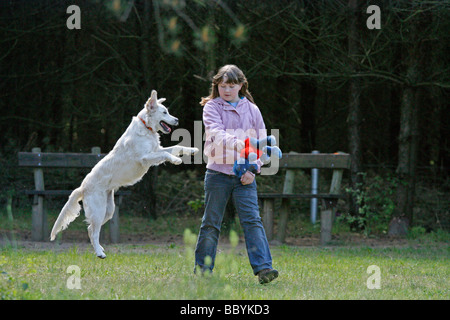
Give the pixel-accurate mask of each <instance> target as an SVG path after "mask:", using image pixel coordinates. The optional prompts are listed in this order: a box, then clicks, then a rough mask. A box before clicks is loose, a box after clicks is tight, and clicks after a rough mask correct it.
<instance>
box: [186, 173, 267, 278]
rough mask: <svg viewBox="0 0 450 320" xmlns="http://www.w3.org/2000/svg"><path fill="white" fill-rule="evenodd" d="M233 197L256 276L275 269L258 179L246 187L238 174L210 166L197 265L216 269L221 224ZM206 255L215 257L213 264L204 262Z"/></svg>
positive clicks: (204, 268)
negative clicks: (259, 199)
mask: <svg viewBox="0 0 450 320" xmlns="http://www.w3.org/2000/svg"><path fill="white" fill-rule="evenodd" d="M230 197H231V199H232V201H233V204H234V206H235V208H236V211H237V213H238V216H239V220H240V222H241V226H242V229H243V230H244V236H245V244H246V247H247V254H248V258H249V260H250V265H251V266H252V268H253V273H254V274H255V275H256V274H257V273H258V272H259V271H261V270H263V269H272V256H271V254H270V249H269V243H268V242H267V237H266V233H265V231H264V227H263V224H262V222H261V218H260V216H259V207H258V196H257V192H256V180H255V181H253V183H251V184H248V185H245V186H244V185H242V183H241V181H240V178H238V177H236V176H231V175H226V174H223V173H220V172H217V171H213V170H209V169H208V170H207V171H206V174H205V212H204V215H203V219H202V225H201V227H200V232H199V236H198V240H197V247H196V248H195V265H196V266H200V268H201V269H202V270H203V271H204V270H208V269H209V270H211V271H212V269H213V268H214V260H215V257H216V249H217V242H218V240H219V234H220V227H221V225H222V219H223V215H224V213H225V208H226V205H227V202H228V200H229V199H230ZM207 256H209V257H211V259H212V263H211V264H210V265H205V263H204V262H205V257H207Z"/></svg>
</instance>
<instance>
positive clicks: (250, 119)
mask: <svg viewBox="0 0 450 320" xmlns="http://www.w3.org/2000/svg"><path fill="white" fill-rule="evenodd" d="M203 124H204V125H205V133H206V140H205V147H204V153H205V155H206V156H207V157H208V163H207V165H206V168H208V169H211V170H215V171H219V172H222V173H225V174H231V175H233V174H234V173H233V164H234V161H235V160H237V159H238V157H239V153H240V150H236V143H237V139H239V140H242V141H244V140H245V139H247V138H249V137H254V138H257V139H262V138H265V137H266V136H267V132H266V126H265V124H264V120H263V118H262V115H261V112H260V111H259V108H258V107H257V106H256V105H255V104H253V103H251V102H250V101H249V100H248V99H247V98H245V97H244V98H242V99H241V100H240V101H239V103H238V105H237V106H236V108H234V107H233V106H232V105H230V104H229V103H228V102H226V101H225V100H223V99H222V98H220V97H219V98H216V99H213V100H210V101H208V103H206V104H205V106H204V107H203ZM260 168H261V162H260V161H259V159H258V171H259V169H260Z"/></svg>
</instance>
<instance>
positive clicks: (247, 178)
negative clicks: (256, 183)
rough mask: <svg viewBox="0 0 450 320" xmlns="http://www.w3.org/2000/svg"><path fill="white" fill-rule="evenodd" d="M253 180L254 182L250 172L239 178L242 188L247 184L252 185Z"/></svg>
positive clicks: (253, 176)
mask: <svg viewBox="0 0 450 320" xmlns="http://www.w3.org/2000/svg"><path fill="white" fill-rule="evenodd" d="M253 180H255V175H254V174H253V173H251V172H250V171H247V172H246V173H244V174H243V175H242V177H241V183H242V184H243V185H244V186H245V185H247V184H251V183H253Z"/></svg>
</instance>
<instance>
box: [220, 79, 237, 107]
mask: <svg viewBox="0 0 450 320" xmlns="http://www.w3.org/2000/svg"><path fill="white" fill-rule="evenodd" d="M241 88H242V84H235V83H225V82H221V83H219V85H218V89H219V95H220V97H221V98H222V99H223V100H225V101H228V102H238V101H239V99H240V98H239V90H241Z"/></svg>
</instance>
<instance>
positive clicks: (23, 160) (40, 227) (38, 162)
mask: <svg viewBox="0 0 450 320" xmlns="http://www.w3.org/2000/svg"><path fill="white" fill-rule="evenodd" d="M105 155H106V154H102V153H100V148H99V147H93V148H92V152H91V153H44V152H41V149H40V148H33V150H32V152H19V154H18V158H19V167H29V168H33V173H34V190H24V191H23V192H24V193H25V194H27V195H29V196H33V204H32V218H31V239H32V240H33V241H48V240H49V238H50V232H49V226H48V222H47V215H46V213H45V210H44V198H45V197H50V196H66V197H68V196H69V195H70V194H71V193H72V191H73V190H45V186H44V171H43V170H42V169H43V168H92V167H94V166H95V165H96V164H97V162H99V161H100V160H101V159H102V158H103V157H104V156H105ZM80 183H81V181H80ZM129 194H131V191H118V192H116V193H115V194H114V195H115V204H116V208H115V211H114V216H113V218H112V219H111V220H110V225H109V231H110V234H109V236H110V241H111V242H112V243H117V242H119V206H120V204H121V202H122V197H123V196H125V195H129Z"/></svg>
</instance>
